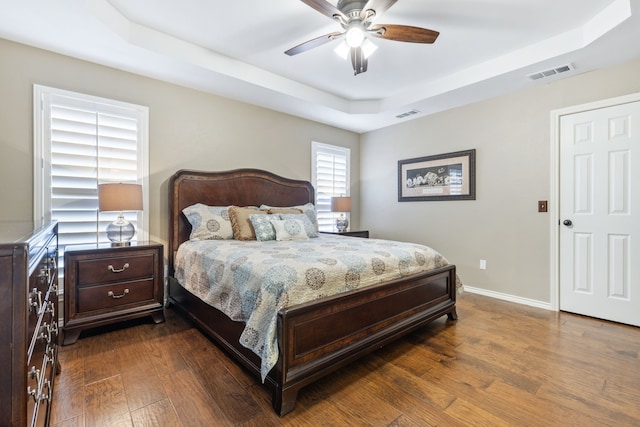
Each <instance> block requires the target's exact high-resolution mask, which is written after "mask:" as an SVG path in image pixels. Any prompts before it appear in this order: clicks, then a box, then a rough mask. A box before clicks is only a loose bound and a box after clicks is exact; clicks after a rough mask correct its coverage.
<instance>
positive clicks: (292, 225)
mask: <svg viewBox="0 0 640 427" xmlns="http://www.w3.org/2000/svg"><path fill="white" fill-rule="evenodd" d="M271 224H273V228H274V229H275V230H276V240H309V236H307V232H306V231H305V230H304V223H303V222H302V221H301V220H299V219H271Z"/></svg>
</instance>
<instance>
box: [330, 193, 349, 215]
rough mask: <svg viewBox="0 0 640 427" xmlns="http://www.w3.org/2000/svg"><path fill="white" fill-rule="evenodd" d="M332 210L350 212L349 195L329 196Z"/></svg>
mask: <svg viewBox="0 0 640 427" xmlns="http://www.w3.org/2000/svg"><path fill="white" fill-rule="evenodd" d="M331 211H332V212H351V197H349V196H340V197H332V198H331Z"/></svg>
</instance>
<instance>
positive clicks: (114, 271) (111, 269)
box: [107, 263, 129, 273]
mask: <svg viewBox="0 0 640 427" xmlns="http://www.w3.org/2000/svg"><path fill="white" fill-rule="evenodd" d="M107 268H108V269H109V271H111V272H112V273H122V272H123V271H125V270H126V269H127V268H129V263H126V264H125V265H123V266H122V268H121V269H116V268H114V267H113V265H111V264H109V267H107Z"/></svg>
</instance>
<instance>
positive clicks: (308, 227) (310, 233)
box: [279, 213, 318, 237]
mask: <svg viewBox="0 0 640 427" xmlns="http://www.w3.org/2000/svg"><path fill="white" fill-rule="evenodd" d="M279 216H280V219H298V220H300V221H302V223H303V224H304V231H305V232H306V233H307V237H318V231H317V230H316V228H315V227H314V226H313V224H312V223H311V220H310V219H309V217H308V216H307V215H305V214H303V213H299V214H280V215H279Z"/></svg>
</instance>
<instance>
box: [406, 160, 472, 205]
mask: <svg viewBox="0 0 640 427" xmlns="http://www.w3.org/2000/svg"><path fill="white" fill-rule="evenodd" d="M475 199H476V150H475V149H472V150H464V151H456V152H453V153H445V154H437V155H433V156H426V157H418V158H415V159H407V160H398V201H399V202H425V201H440V200H475Z"/></svg>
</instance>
